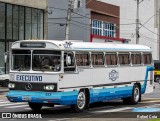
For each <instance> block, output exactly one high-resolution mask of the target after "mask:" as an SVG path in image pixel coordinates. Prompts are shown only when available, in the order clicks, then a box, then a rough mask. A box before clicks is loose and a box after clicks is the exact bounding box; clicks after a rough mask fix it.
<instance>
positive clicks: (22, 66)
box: [11, 50, 31, 71]
mask: <svg viewBox="0 0 160 121" xmlns="http://www.w3.org/2000/svg"><path fill="white" fill-rule="evenodd" d="M11 60H12V67H11V69H12V70H19V71H29V70H30V66H31V51H30V50H12V59H11Z"/></svg>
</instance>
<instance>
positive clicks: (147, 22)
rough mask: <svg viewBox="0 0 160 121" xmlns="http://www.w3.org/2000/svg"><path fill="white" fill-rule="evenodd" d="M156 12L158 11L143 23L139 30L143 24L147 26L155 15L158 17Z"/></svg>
mask: <svg viewBox="0 0 160 121" xmlns="http://www.w3.org/2000/svg"><path fill="white" fill-rule="evenodd" d="M157 12H158V11H156V13H155V14H154V15H153V16H151V17H150V18H149V19H148V20H147V21H146V22H144V23H143V24H141V27H140V28H139V29H141V28H142V26H144V25H145V24H147V23H148V22H149V21H150V20H151V19H152V18H153V17H154V16H155V15H158V14H157Z"/></svg>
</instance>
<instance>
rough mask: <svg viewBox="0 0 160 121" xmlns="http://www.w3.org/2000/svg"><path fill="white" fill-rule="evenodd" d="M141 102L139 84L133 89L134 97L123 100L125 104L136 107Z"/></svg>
mask: <svg viewBox="0 0 160 121" xmlns="http://www.w3.org/2000/svg"><path fill="white" fill-rule="evenodd" d="M139 101H141V92H140V88H139V86H138V85H137V84H135V85H134V87H133V90H132V96H131V97H128V98H123V103H124V104H130V105H135V104H137V103H138V102H139Z"/></svg>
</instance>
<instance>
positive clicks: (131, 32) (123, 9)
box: [99, 0, 160, 60]
mask: <svg viewBox="0 0 160 121" xmlns="http://www.w3.org/2000/svg"><path fill="white" fill-rule="evenodd" d="M99 1H103V2H106V3H110V4H113V5H117V6H120V38H127V39H131V41H130V43H131V44H133V43H136V31H135V29H136V24H135V23H136V9H137V1H136V0H99ZM140 1H141V0H140ZM158 1H159V0H144V1H142V2H141V3H140V4H139V7H140V9H139V10H140V11H139V15H140V23H141V24H142V25H143V24H144V26H142V27H141V25H140V42H139V44H143V45H147V46H149V47H151V48H152V50H153V59H154V60H156V59H158V58H159V53H158V34H157V24H156V21H155V20H156V18H157V17H156V9H157V7H156V5H158V4H157V3H156V2H158ZM159 2H160V1H159ZM159 4H160V3H159Z"/></svg>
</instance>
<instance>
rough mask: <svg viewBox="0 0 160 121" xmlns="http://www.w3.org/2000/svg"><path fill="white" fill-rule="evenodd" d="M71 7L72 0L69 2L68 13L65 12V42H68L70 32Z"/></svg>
mask: <svg viewBox="0 0 160 121" xmlns="http://www.w3.org/2000/svg"><path fill="white" fill-rule="evenodd" d="M72 5H73V0H69V3H68V11H67V20H66V33H65V39H66V40H69V30H70V21H71V12H72Z"/></svg>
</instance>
